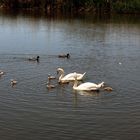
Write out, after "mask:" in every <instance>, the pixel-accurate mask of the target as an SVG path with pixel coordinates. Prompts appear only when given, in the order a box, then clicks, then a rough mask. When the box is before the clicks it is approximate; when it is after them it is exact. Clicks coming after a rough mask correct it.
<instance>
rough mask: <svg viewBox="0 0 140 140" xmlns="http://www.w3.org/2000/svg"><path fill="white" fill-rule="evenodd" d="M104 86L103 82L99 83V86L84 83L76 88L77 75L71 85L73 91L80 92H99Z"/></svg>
mask: <svg viewBox="0 0 140 140" xmlns="http://www.w3.org/2000/svg"><path fill="white" fill-rule="evenodd" d="M103 85H104V82H101V83H99V84H95V83H91V82H86V83H82V84H80V85H79V86H78V82H77V74H76V73H75V81H74V85H73V89H74V90H80V91H94V90H99V89H100V88H101V87H102V86H103Z"/></svg>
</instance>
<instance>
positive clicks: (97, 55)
mask: <svg viewBox="0 0 140 140" xmlns="http://www.w3.org/2000/svg"><path fill="white" fill-rule="evenodd" d="M139 38H140V21H139V18H138V17H135V16H127V17H122V16H121V17H120V16H112V18H108V17H107V18H105V17H104V18H103V17H102V18H101V17H100V18H99V17H97V16H96V17H91V16H78V17H75V16H72V17H70V18H67V17H66V18H64V17H62V16H57V17H53V18H52V17H51V18H50V17H45V16H43V17H42V16H41V17H33V16H29V15H26V14H24V15H23V14H16V15H14V16H12V15H9V14H8V15H3V14H0V42H1V44H0V69H1V70H4V71H5V72H6V73H5V75H3V76H1V77H0V139H2V140H8V139H9V140H15V139H28V140H40V139H45V140H46V139H70V140H71V139H76V140H85V139H90V140H93V139H98V140H100V139H107V140H109V139H110V140H112V139H116V140H118V139H119V140H120V139H122V140H124V139H127V140H132V139H135V140H137V139H139V137H140V134H139V132H140V119H139V116H140V113H139V112H140V108H139V106H140V94H139V93H140V89H139V83H140V77H139V74H140V73H139V72H140V61H139V60H140V39H139ZM67 52H68V53H70V54H71V57H70V59H60V58H58V57H57V55H58V54H61V53H67ZM36 55H39V56H40V63H36V62H28V61H27V58H28V57H30V56H36ZM58 67H63V68H64V70H65V71H66V73H70V72H73V71H77V72H81V73H83V72H87V75H86V77H85V79H84V81H90V82H95V83H98V82H101V81H105V83H106V84H108V85H109V86H111V87H113V89H114V90H113V91H112V92H106V91H101V92H99V93H98V92H95V93H83V92H82V93H81V92H80V93H79V92H74V91H73V90H72V86H73V84H72V83H71V84H69V85H65V86H60V85H58V84H57V82H56V81H53V84H54V85H56V88H54V89H52V90H48V89H47V88H46V81H47V77H48V74H52V75H56V69H57V68H58ZM13 78H14V79H17V81H18V84H17V85H16V86H15V87H11V85H10V79H13Z"/></svg>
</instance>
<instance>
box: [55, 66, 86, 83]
mask: <svg viewBox="0 0 140 140" xmlns="http://www.w3.org/2000/svg"><path fill="white" fill-rule="evenodd" d="M57 73H58V74H59V73H60V77H59V80H58V82H60V83H68V82H69V81H74V80H75V78H74V77H75V73H69V74H67V75H65V76H64V70H63V69H62V68H58V69H57ZM85 74H86V72H85V73H83V74H81V73H77V80H82V79H83V77H84V75H85Z"/></svg>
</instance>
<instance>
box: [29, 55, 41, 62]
mask: <svg viewBox="0 0 140 140" xmlns="http://www.w3.org/2000/svg"><path fill="white" fill-rule="evenodd" d="M39 58H40V57H39V56H37V57H31V58H28V60H29V61H37V62H39Z"/></svg>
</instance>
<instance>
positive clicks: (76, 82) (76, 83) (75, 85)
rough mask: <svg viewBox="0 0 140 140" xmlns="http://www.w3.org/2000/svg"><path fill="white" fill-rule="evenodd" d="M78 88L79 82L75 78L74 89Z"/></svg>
mask: <svg viewBox="0 0 140 140" xmlns="http://www.w3.org/2000/svg"><path fill="white" fill-rule="evenodd" d="M77 86H78V81H77V78H75V80H74V85H73V89H76V88H77Z"/></svg>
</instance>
